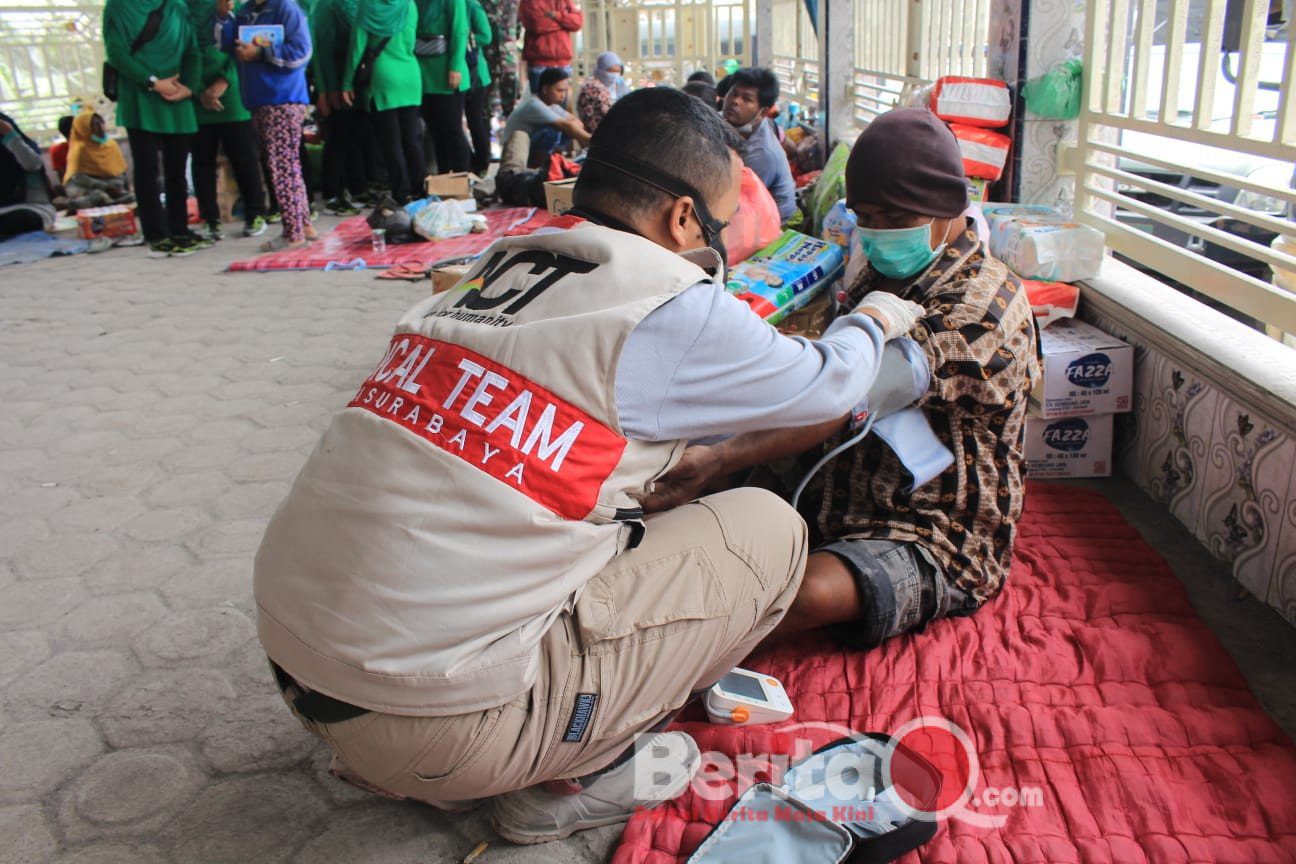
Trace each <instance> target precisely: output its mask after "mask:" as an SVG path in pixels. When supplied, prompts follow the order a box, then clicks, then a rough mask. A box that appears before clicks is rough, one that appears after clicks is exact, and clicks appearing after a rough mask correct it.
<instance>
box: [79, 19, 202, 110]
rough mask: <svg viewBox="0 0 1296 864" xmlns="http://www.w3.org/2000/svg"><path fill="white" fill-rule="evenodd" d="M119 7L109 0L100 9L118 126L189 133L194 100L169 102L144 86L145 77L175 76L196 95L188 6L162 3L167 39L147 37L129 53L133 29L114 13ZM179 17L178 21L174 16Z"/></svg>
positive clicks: (197, 74) (198, 73)
mask: <svg viewBox="0 0 1296 864" xmlns="http://www.w3.org/2000/svg"><path fill="white" fill-rule="evenodd" d="M120 8H121V7H120V6H118V4H115V3H108V4H107V5H105V7H104V18H103V37H104V56H105V59H107V61H108V63H109V64H111V65H112V67H113V68H114V69H116V70H117V77H118V85H117V124H118V125H119V126H123V127H125V128H127V129H140V130H143V131H145V132H155V133H163V134H180V135H192V134H193V133H195V132H197V131H198V120H197V114H196V112H195V111H194V104H195V101H196V100H195V99H192V98H191V99H185V100H182V101H180V102H168V101H167V100H165V99H163V98H162V96H161V95H159V94H158V93H154V92H153V91H152V90H150V89H149V76H150V75H152V76H154V77H157V78H169V77H171V76H172V75H176V74H179V76H180V83H181V84H184V85H185V86H186V87H188V88H189V89H190V90H192V91H193V92H194V95H195V96H197V94H198V91H199V90H200V89H201V77H202V63H201V61H200V59H199V57H198V43H197V42H196V40H195V39H194V32H193V26H192V25H191V24H190V23H189V10H188V9H187V8H186V7H185V5H184V3H183V2H182V0H166V3H165V5H164V6H163V9H164V14H166V15H167V16H179V18H178V19H177V18H169V19H168V25H167V26H166V27H164V28H163V29H164V32H166V33H168V34H170V35H169V36H168V38H166V39H163V38H160V37H159V38H156V39H151V40H149V42H147V43H145V44H144V45H143V46H142V47H141V49H140V50H139V51H137V52H135V53H134V54H132V53H131V43H132V42H134V41H135V37H136V36H138V35H139V34H138V32H132V30H131V27H130V26H129V24H127V23H126V21H125V20H124V18H123V17H119V15H120V13H119V12H118V11H117V10H119V9H120ZM179 19H183V20H179Z"/></svg>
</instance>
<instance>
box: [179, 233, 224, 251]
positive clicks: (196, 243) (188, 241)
mask: <svg viewBox="0 0 1296 864" xmlns="http://www.w3.org/2000/svg"><path fill="white" fill-rule="evenodd" d="M171 239H172V240H174V241H175V242H176V243H178V244H180V245H182V246H192V247H193V248H194V251H195V252H196V251H198V250H199V249H210V248H211V247H212V246H215V245H216V241H215V240H211V239H208V238H207V237H204V236H203V235H201V234H196V233H194V232H193V231H186V232H185V233H183V234H181V235H180V236H179V237H172V238H171Z"/></svg>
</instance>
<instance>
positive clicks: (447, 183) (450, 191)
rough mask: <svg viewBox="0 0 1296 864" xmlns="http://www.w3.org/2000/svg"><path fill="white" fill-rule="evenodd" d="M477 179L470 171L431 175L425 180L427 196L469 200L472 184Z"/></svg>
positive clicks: (471, 195)
mask: <svg viewBox="0 0 1296 864" xmlns="http://www.w3.org/2000/svg"><path fill="white" fill-rule="evenodd" d="M477 179H479V178H478V177H477V175H476V174H474V173H472V172H471V171H453V172H451V173H449V174H433V175H432V176H431V177H428V178H427V194H429V195H436V196H438V197H440V198H471V197H473V194H472V184H473V181H474V180H477Z"/></svg>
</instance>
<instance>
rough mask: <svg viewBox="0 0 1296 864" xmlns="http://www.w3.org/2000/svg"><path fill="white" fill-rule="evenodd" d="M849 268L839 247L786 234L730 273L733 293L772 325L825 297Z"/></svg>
mask: <svg viewBox="0 0 1296 864" xmlns="http://www.w3.org/2000/svg"><path fill="white" fill-rule="evenodd" d="M845 268H846V252H845V250H844V249H843V248H842V247H841V246H838V245H837V244H835V243H827V242H825V241H823V240H819V239H816V238H814V237H809V236H807V235H805V234H800V233H798V232H796V231H784V232H783V234H782V236H780V237H779V238H778V239H777V240H775V241H774V242H773V243H771V244H770V245H768V246H766V247H765V248H764V249H762V250H760V251H759V252H757V253H756V254H755V255H753V256H751V257H750V258H748V259H747V260H746V261H743V262H741V263H739V264H735V265H734V266H733V267H732V268H731V269H730V270H729V280H728V283H727V284H726V287H727V288H728V290H729V292H730V293H731V294H733V295H735V296H736V297H737V298H738V299H739V300H742V301H744V302H745V303H747V304H748V305H749V306H751V308H752V311H754V312H755V313H756V314H757V315H759V316H761V317H762V318H764V319H765V320H766V321H768V322H770V323H771V324H777V323H778V322H779V321H781V320H782V319H783V317H784V316H786V315H787V314H788V313H789V312H794V311H796V310H797V309H800V308H801V307H802V306H805V305H806V304H807V303H809V302H810V301H811V300H813V299H814V298H815V297H817V296H819V295H820V294H822V293H823V291H824V289H826V288H827V287H828V286H829V285H831V284H832V283H833V282H834V281H836V280H837V278H838V277H840V276H841V274H842V271H843V270H845Z"/></svg>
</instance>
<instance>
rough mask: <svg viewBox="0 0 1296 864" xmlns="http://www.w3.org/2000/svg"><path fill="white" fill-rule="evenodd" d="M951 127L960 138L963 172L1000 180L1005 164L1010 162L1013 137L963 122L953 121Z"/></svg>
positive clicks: (972, 175) (970, 175)
mask: <svg viewBox="0 0 1296 864" xmlns="http://www.w3.org/2000/svg"><path fill="white" fill-rule="evenodd" d="M949 128H950V131H951V132H953V133H954V137H955V138H957V139H958V144H959V150H960V151H961V152H962V154H963V173H964V174H966V175H967V176H969V177H979V178H981V179H983V180H998V179H999V177H1000V176H1001V175H1002V174H1003V170H1004V165H1006V164H1008V151H1009V150H1011V149H1012V139H1011V138H1009V137H1008V136H1007V135H1002V134H1000V133H998V132H991V131H990V130H989V129H979V128H977V127H976V126H964V125H962V124H961V123H951V124H949Z"/></svg>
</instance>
